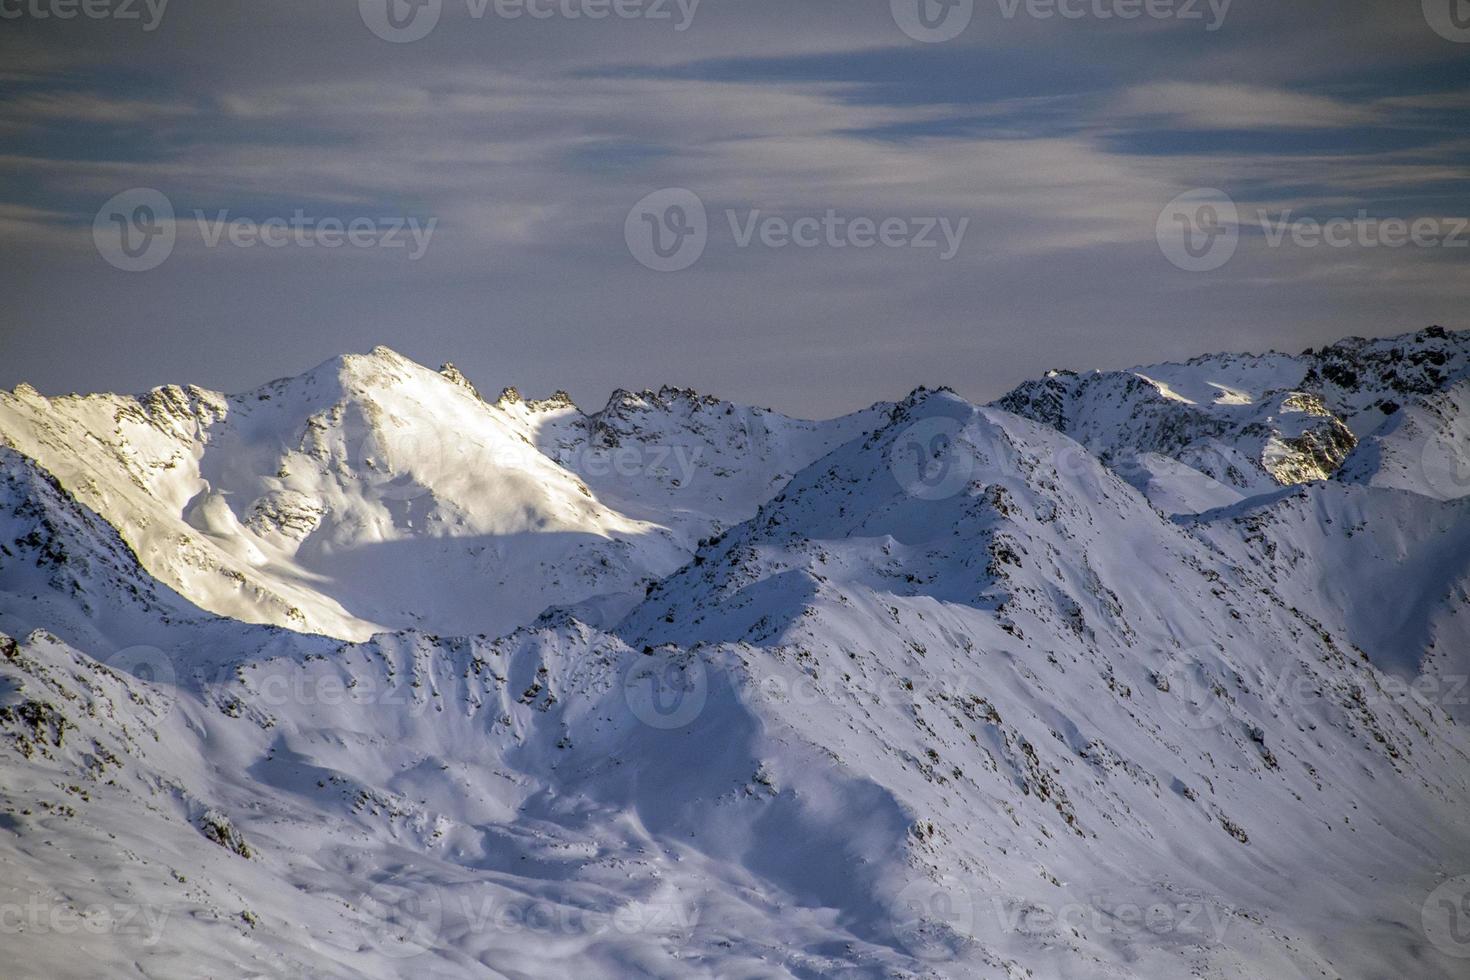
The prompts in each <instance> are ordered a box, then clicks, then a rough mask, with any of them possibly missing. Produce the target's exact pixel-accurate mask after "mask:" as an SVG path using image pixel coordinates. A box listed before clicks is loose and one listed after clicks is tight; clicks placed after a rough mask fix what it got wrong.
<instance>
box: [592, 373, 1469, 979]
mask: <svg viewBox="0 0 1470 980" xmlns="http://www.w3.org/2000/svg"><path fill="white" fill-rule="evenodd" d="M936 433H945V434H947V438H946V439H945V440H943V441H942V443H939V445H942V446H943V448H941V450H940V452H939V453H938V454H937V455H930V456H926V457H922V458H920V459H919V460H918V462H919V464H920V468H919V469H910V464H911V461H913V460H914V459H915V457H914V456H913V452H914V450H915V448H916V446H917V447H923V448H927V447H931V446H933V445H936V443H935V441H934V439H933V436H934V435H935V434H936ZM1063 441H1064V440H1059V439H1058V438H1057V437H1056V436H1055V435H1050V434H1048V433H1047V432H1046V430H1042V429H1039V428H1037V427H1035V426H1032V425H1030V424H1027V423H1023V422H1021V421H1020V420H1017V419H1015V418H1013V417H1009V416H1006V415H1004V414H1002V413H990V412H986V411H983V410H982V411H979V412H977V411H975V410H973V409H971V408H970V407H969V406H967V405H964V404H963V403H962V402H959V401H958V400H957V399H954V398H952V397H949V396H945V395H930V396H925V397H921V398H918V399H916V400H914V402H913V403H912V404H910V405H906V406H902V407H901V408H900V410H899V411H898V412H897V413H896V416H895V420H894V423H893V424H892V425H891V426H889V427H888V428H886V429H884V430H881V431H880V432H879V433H877V434H876V435H875V436H874V437H873V438H872V439H871V440H869V441H868V442H867V443H865V444H864V443H854V444H849V445H848V446H846V447H844V448H843V449H842V450H840V451H839V452H838V453H836V454H834V456H832V457H829V458H828V459H826V460H823V461H822V462H821V463H819V464H818V465H816V466H814V467H812V468H811V469H809V470H807V471H805V472H804V473H802V474H800V475H798V476H797V477H796V478H795V479H794V480H793V481H792V483H791V484H790V485H789V486H788V487H787V489H786V490H785V491H784V492H783V494H782V495H781V496H780V497H778V498H777V499H776V500H775V501H774V502H773V503H772V504H771V505H769V506H768V507H766V508H764V509H763V510H762V512H761V513H760V514H759V515H758V516H757V518H756V519H755V520H754V521H752V522H750V523H749V524H747V525H743V526H742V527H740V528H738V529H736V530H735V531H732V532H731V533H730V535H728V536H727V538H726V539H725V540H723V541H721V542H720V543H719V544H718V545H717V546H714V547H712V548H710V549H707V550H706V551H705V552H702V553H701V555H700V557H699V558H698V559H696V563H695V564H694V565H692V566H689V567H686V568H685V569H684V570H682V571H681V572H680V573H679V574H678V575H676V576H673V577H672V578H670V579H668V580H666V581H665V582H664V583H662V584H661V585H660V586H658V587H657V588H656V590H655V591H654V593H653V594H652V595H651V597H650V600H649V602H648V603H647V604H645V606H644V607H642V608H641V609H639V610H637V611H636V612H635V613H634V615H633V616H632V617H631V618H630V619H629V620H628V621H627V622H625V623H624V624H622V625H621V626H620V627H619V630H618V631H619V633H621V634H622V635H624V638H625V639H627V640H628V641H629V642H631V643H632V644H634V645H635V646H636V645H641V646H643V647H645V648H651V649H653V651H654V653H655V655H656V656H657V655H659V652H660V651H661V650H662V649H664V648H663V647H662V646H661V644H664V643H675V644H678V645H679V646H680V647H684V646H686V645H688V644H698V643H699V642H701V641H702V642H705V643H708V642H710V641H722V642H724V643H727V644H733V645H734V649H735V650H736V651H739V652H740V655H741V658H742V661H743V662H744V664H745V667H744V670H745V671H746V677H745V683H746V685H747V686H748V688H749V689H750V690H751V692H752V694H751V697H752V698H753V699H757V698H758V703H759V704H760V705H761V713H762V714H763V715H767V716H774V717H775V718H776V719H779V724H777V723H774V722H773V721H770V720H768V721H767V722H766V725H767V729H768V730H769V731H771V732H772V734H773V737H775V738H777V739H784V740H787V741H791V740H800V741H804V742H806V743H808V744H811V745H817V746H823V747H825V748H826V749H827V750H828V751H829V752H830V765H831V766H832V767H835V768H836V769H838V770H839V771H842V772H844V773H846V774H847V775H849V776H850V777H852V778H857V779H860V780H862V781H863V782H868V783H871V784H873V785H874V786H877V787H881V788H882V789H883V791H884V793H885V795H886V796H888V797H889V798H890V800H891V804H890V805H897V806H898V807H899V808H900V810H901V811H902V812H903V814H904V820H905V821H906V822H909V823H910V829H909V831H908V832H907V835H906V836H905V835H894V836H893V837H892V838H891V840H890V842H889V844H890V846H891V847H892V848H894V849H895V850H896V852H897V853H900V854H902V855H903V857H902V858H901V859H898V858H896V857H895V858H892V859H890V860H889V861H886V862H884V861H878V860H877V855H878V854H881V853H883V852H884V849H883V848H879V849H878V850H877V851H876V852H873V853H865V854H863V855H862V856H861V858H862V859H861V860H859V861H858V866H859V867H860V868H861V869H862V873H863V876H864V877H863V887H862V891H863V892H864V893H871V894H872V895H874V896H876V897H877V900H878V902H879V905H880V907H883V908H887V909H888V910H889V911H890V912H891V913H892V917H891V918H889V919H887V920H886V921H885V922H883V924H882V925H877V926H875V928H877V929H879V930H881V929H883V928H889V929H894V930H896V931H895V932H893V933H892V936H893V938H894V939H895V940H896V941H898V942H899V944H900V945H901V946H903V947H904V948H906V949H909V950H910V951H911V952H915V953H922V954H934V955H936V956H939V957H941V958H943V959H944V960H945V961H946V964H947V965H946V968H945V970H946V975H957V973H955V972H951V971H953V970H957V969H960V968H959V967H957V965H956V964H966V966H965V967H964V969H971V970H974V971H975V973H976V974H977V975H989V974H988V973H987V972H986V968H985V965H986V964H990V965H992V966H996V965H997V964H999V963H1001V962H1004V961H1006V960H1007V959H1008V958H1009V957H1015V958H1016V965H1017V966H1018V967H1019V965H1021V964H1024V965H1025V966H1026V967H1028V968H1030V969H1033V970H1036V971H1037V972H1038V974H1039V975H1043V976H1060V975H1079V976H1080V975H1087V976H1107V975H1118V976H1177V975H1180V973H1181V972H1183V971H1185V970H1188V971H1191V973H1190V975H1202V976H1230V975H1246V976H1293V975H1303V976H1311V975H1318V974H1319V971H1320V973H1326V974H1327V975H1339V974H1340V975H1344V976H1390V975H1398V974H1400V973H1403V972H1411V973H1420V974H1423V973H1425V972H1426V971H1427V972H1428V973H1429V974H1430V975H1435V974H1437V975H1445V976H1448V975H1452V966H1453V964H1452V963H1451V962H1450V961H1449V960H1447V959H1433V960H1431V959H1427V958H1426V957H1427V956H1430V955H1434V954H1431V953H1426V950H1425V946H1426V944H1425V942H1424V941H1423V939H1422V937H1420V938H1415V937H1416V936H1419V934H1418V932H1417V930H1416V932H1415V933H1414V934H1413V935H1409V934H1407V933H1406V931H1405V927H1416V926H1417V922H1418V917H1419V907H1420V905H1421V904H1422V902H1423V899H1424V896H1425V895H1427V894H1428V892H1429V890H1430V889H1432V888H1433V887H1434V885H1435V884H1436V882H1437V878H1436V875H1440V876H1448V875H1454V874H1457V873H1459V872H1460V870H1461V869H1459V868H1458V867H1457V864H1456V856H1457V855H1462V854H1463V853H1465V848H1466V846H1467V839H1466V833H1467V830H1470V821H1467V817H1466V815H1465V814H1464V813H1463V811H1460V812H1457V811H1456V807H1457V806H1458V805H1459V804H1455V803H1451V802H1450V801H1453V800H1464V799H1465V793H1466V790H1467V783H1466V779H1467V775H1470V773H1467V770H1466V762H1467V761H1470V760H1467V756H1466V755H1465V750H1466V743H1465V740H1464V737H1463V735H1462V734H1461V732H1460V730H1459V729H1458V728H1457V727H1456V726H1455V725H1454V724H1453V723H1452V722H1451V721H1450V719H1449V718H1448V717H1447V716H1446V715H1445V713H1444V712H1443V711H1442V710H1439V709H1437V708H1434V707H1432V706H1423V705H1420V704H1417V703H1410V702H1402V703H1401V702H1398V701H1395V700H1393V699H1391V698H1389V697H1386V696H1383V694H1382V692H1383V690H1384V687H1383V683H1382V680H1383V679H1382V677H1381V675H1380V674H1379V673H1378V672H1377V671H1376V670H1375V669H1373V668H1372V667H1370V666H1369V665H1367V664H1366V663H1364V662H1363V661H1362V659H1361V658H1360V657H1358V656H1357V655H1356V653H1354V652H1353V651H1352V648H1351V645H1350V642H1349V641H1348V639H1347V638H1346V637H1345V636H1344V635H1343V633H1342V632H1341V631H1339V630H1336V629H1333V628H1329V627H1324V626H1323V625H1322V624H1321V623H1319V622H1318V621H1317V620H1315V619H1313V618H1312V617H1311V616H1309V615H1306V614H1305V613H1303V612H1302V611H1301V610H1299V609H1296V608H1293V607H1292V606H1291V605H1290V604H1289V603H1287V602H1285V601H1283V600H1282V599H1281V598H1280V597H1279V596H1278V595H1277V594H1276V593H1275V592H1274V590H1273V588H1272V583H1271V581H1270V580H1269V578H1268V577H1265V576H1262V575H1260V574H1258V573H1257V572H1255V571H1254V570H1252V569H1250V568H1247V567H1242V566H1239V565H1235V564H1233V563H1230V562H1228V561H1222V560H1221V556H1220V555H1219V553H1218V552H1215V551H1214V550H1212V549H1211V548H1210V547H1208V546H1207V545H1206V544H1205V543H1203V542H1200V541H1198V540H1196V539H1194V538H1192V537H1191V536H1190V535H1189V534H1187V533H1185V532H1184V531H1183V530H1181V529H1179V528H1176V527H1173V526H1171V525H1170V524H1169V523H1167V522H1166V521H1164V520H1162V519H1161V518H1160V517H1158V515H1157V514H1156V513H1155V512H1154V511H1153V510H1152V509H1151V508H1150V507H1149V506H1148V505H1147V503H1146V502H1145V501H1144V500H1143V499H1142V498H1141V497H1139V496H1138V495H1137V494H1136V493H1135V492H1134V491H1133V490H1132V489H1131V488H1129V487H1128V486H1126V485H1125V484H1123V483H1122V482H1121V481H1119V480H1118V479H1116V478H1115V477H1114V476H1112V475H1111V474H1110V473H1108V472H1107V471H1106V470H1104V469H1103V468H1101V467H1100V466H1098V465H1097V464H1095V463H1094V464H1092V465H1091V466H1082V465H1073V466H1071V467H1070V468H1069V469H1067V470H1063V471H1059V470H1058V468H1057V467H1056V465H1055V464H1056V461H1057V460H1058V459H1063V458H1067V457H1066V454H1065V453H1064V452H1063V451H1062V450H1063V448H1064V447H1063V446H1062V445H1060V444H1059V443H1061V442H1063ZM884 459H887V460H889V462H890V463H891V464H892V466H891V468H889V467H884V466H883V465H882V462H883V460H884ZM895 475H898V477H899V478H898V480H895V479H894V476H895ZM937 487H943V488H944V492H942V493H936V492H935V488H937ZM1288 666H1289V667H1290V668H1291V669H1292V670H1293V671H1295V672H1296V675H1297V676H1298V677H1301V678H1303V679H1304V680H1305V682H1306V683H1309V684H1310V685H1311V690H1312V691H1314V692H1316V693H1317V697H1315V698H1304V699H1302V700H1301V701H1299V702H1290V703H1281V702H1280V701H1278V700H1277V699H1276V698H1275V697H1274V696H1273V694H1274V692H1275V688H1274V687H1273V686H1272V681H1273V680H1274V679H1275V678H1277V677H1279V676H1280V673H1281V672H1282V671H1283V670H1284V669H1286V668H1287V667H1288ZM711 683H713V682H711ZM778 730H780V731H782V732H784V734H783V735H779V736H777V735H775V733H776V732H777V731H778ZM764 768H765V770H766V771H767V773H768V774H769V775H770V778H771V780H772V781H773V782H774V784H775V785H777V786H783V787H791V788H792V790H793V792H794V793H795V794H796V795H797V796H798V797H800V795H801V792H800V790H799V789H798V788H797V787H799V786H800V785H801V771H800V769H799V767H791V768H787V767H783V766H781V765H780V764H779V763H777V762H772V763H770V764H768V765H766V766H765V767H764ZM814 805H816V806H820V805H821V804H820V803H818V804H814ZM869 806H870V807H871V806H872V804H869ZM880 812H881V811H880ZM1430 828H1438V829H1435V830H1430ZM1304 855H1311V857H1310V858H1309V859H1308V860H1309V864H1308V865H1304V864H1302V863H1301V861H1302V857H1303V856H1304ZM905 869H907V870H905ZM924 875H927V876H928V879H927V880H928V881H929V882H930V883H929V884H927V885H925V884H916V882H922V881H924V880H925V879H924V877H922V876H924ZM849 888H850V885H848V884H844V885H842V886H840V887H839V886H836V885H834V886H833V887H832V888H831V890H830V891H829V892H827V893H825V895H824V896H823V898H824V900H826V901H829V902H830V901H835V900H836V899H835V897H834V896H836V895H839V894H844V893H849ZM914 889H917V894H919V895H922V896H924V898H923V900H922V901H920V902H919V906H920V907H921V908H922V909H923V911H924V912H925V915H924V916H922V917H920V918H919V919H915V920H913V921H907V920H904V919H903V917H902V915H901V914H899V913H898V911H897V910H898V909H901V908H903V907H905V903H906V902H908V901H909V900H910V899H911V898H912V897H913V896H914V895H915V894H916V892H915V891H914ZM1190 903H1193V904H1192V907H1193V910H1194V911H1195V912H1196V916H1195V917H1191V918H1190V922H1189V924H1188V926H1187V927H1186V925H1185V923H1184V918H1185V915H1184V913H1183V912H1181V911H1180V910H1181V908H1182V906H1183V905H1185V904H1190ZM1155 905H1157V906H1158V907H1159V908H1160V909H1161V910H1162V911H1161V913H1160V916H1161V927H1160V930H1159V931H1158V932H1154V933H1152V934H1151V935H1149V936H1148V937H1147V939H1145V938H1144V937H1143V936H1141V935H1140V932H1141V931H1142V930H1140V929H1138V928H1130V927H1129V926H1128V925H1127V924H1126V922H1122V921H1120V920H1117V919H1115V918H1114V917H1113V916H1112V914H1111V913H1110V912H1108V911H1107V910H1108V909H1110V908H1112V907H1126V908H1149V907H1152V906H1155ZM1367 905H1371V906H1372V911H1371V912H1367V911H1366V909H1365V906H1367ZM839 907H840V906H839ZM1347 908H1355V909H1356V911H1355V912H1354V913H1353V914H1352V923H1353V924H1352V925H1351V926H1344V924H1343V923H1342V922H1341V921H1340V918H1339V917H1340V916H1342V915H1343V914H1344V912H1343V910H1345V909H1347ZM1057 909H1068V910H1071V911H1072V912H1073V913H1075V918H1077V919H1080V920H1082V921H1083V922H1084V923H1085V924H1084V925H1083V926H1081V927H1080V928H1079V929H1078V931H1073V930H1072V929H1071V928H1069V926H1074V925H1077V923H1076V922H1075V921H1069V920H1066V919H1063V920H1061V921H1058V919H1057V918H1056V917H1055V915H1054V913H1055V911H1056V910H1057ZM945 910H948V911H947V912H946V911H945ZM1033 910H1034V911H1035V912H1036V913H1037V914H1036V916H1035V923H1034V924H1033V923H1032V921H1031V911H1033ZM1099 910H1101V911H1099ZM865 914H871V913H870V911H868V910H866V909H864V908H846V909H844V915H845V918H844V921H847V920H856V921H861V920H862V918H863V916H864V915H865ZM1360 915H1361V916H1362V917H1360ZM1008 916H1009V917H1010V918H1007V917H1008ZM1216 917H1218V918H1216ZM880 921H883V920H881V919H880ZM1017 921H1019V922H1021V923H1023V925H1022V926H1021V927H1019V928H1016V927H1015V925H1014V924H1015V923H1016V922H1017ZM1206 921H1208V922H1212V923H1215V924H1217V925H1220V927H1221V930H1222V932H1221V934H1219V935H1212V934H1211V933H1210V930H1209V929H1208V928H1206V927H1205V926H1204V925H1203V923H1205V922H1206ZM1370 922H1376V923H1378V925H1377V926H1372V925H1370V924H1369V923H1370ZM951 957H953V958H954V961H953V962H951ZM1430 963H1433V966H1432V967H1431V966H1430V965H1429V964H1430ZM1084 964H1085V965H1084ZM996 972H999V971H998V969H997V971H996Z"/></svg>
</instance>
